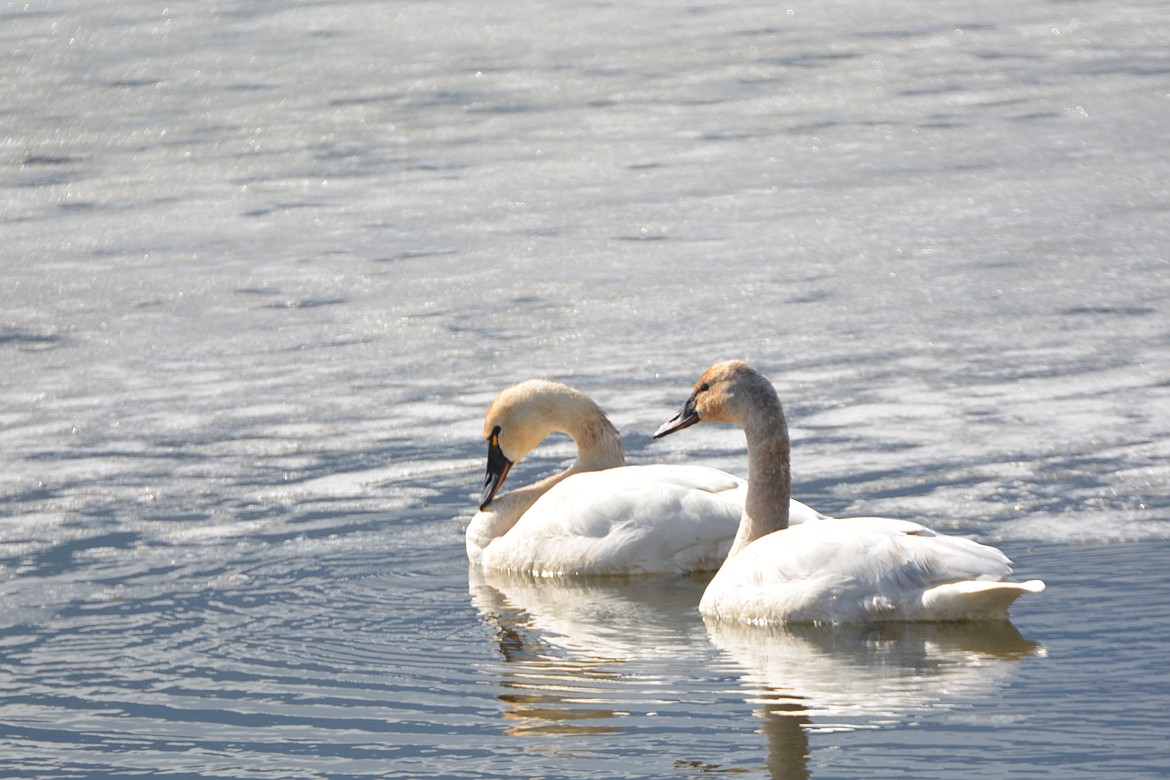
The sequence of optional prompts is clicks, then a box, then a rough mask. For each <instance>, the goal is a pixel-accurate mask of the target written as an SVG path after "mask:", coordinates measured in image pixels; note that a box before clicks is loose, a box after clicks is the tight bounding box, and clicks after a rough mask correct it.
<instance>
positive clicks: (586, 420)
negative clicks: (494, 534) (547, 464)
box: [479, 379, 620, 509]
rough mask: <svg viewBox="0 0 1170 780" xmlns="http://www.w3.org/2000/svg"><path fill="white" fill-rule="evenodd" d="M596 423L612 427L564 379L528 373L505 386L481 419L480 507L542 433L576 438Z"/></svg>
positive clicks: (541, 437) (542, 437)
mask: <svg viewBox="0 0 1170 780" xmlns="http://www.w3.org/2000/svg"><path fill="white" fill-rule="evenodd" d="M600 424H604V425H605V426H608V427H609V428H610V429H612V426H611V425H610V424H609V420H608V419H607V418H606V417H605V414H604V412H602V411H601V409H600V408H599V407H598V406H597V404H595V403H593V401H591V400H590V399H589V397H588V396H587V395H585V394H584V393H582V392H580V391H579V390H574V389H573V388H571V387H569V386H568V385H563V384H560V383H559V382H549V381H547V380H544V379H529V380H528V381H526V382H521V383H520V384H517V385H512V386H511V387H509V388H507V389H506V390H504V391H503V392H502V393H500V394H499V395H498V396H497V397H496V400H494V401H492V404H491V406H489V407H488V411H487V416H486V417H484V421H483V438H484V441H486V442H487V446H488V459H487V475H486V476H485V477H484V481H483V495H482V496H481V497H480V504H479V508H480V509H485V508H487V505H488V504H490V503H491V502H492V499H493V498H495V496H496V492H497V491H498V490H499V489H500V486H501V485H503V484H504V478H505V477H507V476H508V471H509V469H511V468H512V466H513V465H515V464H516V463H518V462H519V461H520V459H521V458H523V457H524V456H525V455H527V454H528V453H529V452H531V451H532V449H533V448H534V447H536V445H537V444H540V442H541V440H542V439H544V437H546V436H548V435H549V434H551V433H556V432H560V433H567V434H569V435H570V436H572V437H573V438H574V439H577V438H578V437H579V436H580V435H581V433H580V432H581V431H582V430H588V429H589V428H590V426H597V425H600ZM619 457H620V455H619Z"/></svg>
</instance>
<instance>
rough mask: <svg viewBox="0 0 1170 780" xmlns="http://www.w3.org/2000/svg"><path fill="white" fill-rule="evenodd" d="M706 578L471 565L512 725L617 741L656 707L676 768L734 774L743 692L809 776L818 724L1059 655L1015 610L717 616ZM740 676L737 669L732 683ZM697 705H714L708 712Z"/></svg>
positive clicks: (884, 711) (922, 700) (904, 705)
mask: <svg viewBox="0 0 1170 780" xmlns="http://www.w3.org/2000/svg"><path fill="white" fill-rule="evenodd" d="M705 585H706V580H705V579H703V578H682V579H673V580H667V581H663V580H656V581H655V580H651V581H638V580H622V579H618V580H614V579H605V580H580V579H565V580H561V579H551V580H550V579H536V578H532V577H528V576H523V575H514V574H507V573H503V572H485V571H481V570H479V569H478V568H476V567H472V568H471V569H470V574H469V589H470V594H471V600H472V603H473V604H474V606H475V608H476V609H477V610H478V611H479V613H480V615H481V617H482V619H483V620H484V622H485V624H486V625H487V626H489V627H490V628H491V629H492V631H493V632H494V634H495V640H496V643H497V645H498V647H499V650H500V653H501V654H502V657H503V662H502V663H500V664H498V665H492V666H490V667H489V668H488V669H486V670H485V671H487V672H488V673H489V674H492V675H493V676H496V677H497V678H498V683H499V685H500V687H501V693H500V694H499V695H498V699H499V701H500V702H501V704H502V705H503V717H504V718H505V720H507V721H508V723H509V726H508V729H507V733H509V734H511V735H514V736H520V737H536V736H538V735H562V736H575V737H582V738H588V737H591V736H604V737H606V738H607V739H610V740H612V739H615V738H616V737H618V736H620V735H628V732H630V731H636V730H638V728H639V726H638V725H635V724H643V725H644V724H645V721H637V720H623V719H626V718H638V717H642V718H646V717H656V718H658V719H659V720H656V721H654V725H655V728H654V735H655V736H654V739H655V740H656V742H658V743H661V744H656V745H655V748H656V750H659V751H661V750H672V751H674V753H675V755H676V765H677V766H679V767H690V768H692V769H694V768H697V769H700V770H702V771H716V770H723V771H728V770H733V771H734V770H735V769H737V768H740V769H742V768H743V767H744V764H743V762H742V756H736V760H735V762H734V764H732V763H731V762H728V761H727V760H726V759H727V747H726V745H727V740H726V734H724V735H723V738H722V740H719V735H718V734H713V733H711V732H712V731H714V729H713V728H712V727H711V725H710V720H709V719H715V718H718V717H720V714H721V713H722V714H723V715H725V716H734V711H735V710H729V709H728V707H729V704H728V701H731V702H734V701H746V702H747V703H748V705H749V706H750V707H751V709H752V711H753V712H754V714H755V716H756V717H757V718H759V721H760V728H759V731H760V732H761V733H763V734H764V735H765V741H766V747H767V759H766V765H767V769H768V771H769V773H770V776H771V777H773V778H808V777H810V769H809V766H808V762H809V755H810V747H809V736H810V734H811V735H816V734H818V733H826V732H831V731H841V730H855V729H876V728H887V727H892V726H896V725H898V724H899V723H902V722H904V721H905V720H906V719H907V718H908V717H910V716H913V715H914V714H915V713H921V712H924V711H927V710H934V711H938V710H945V709H948V708H950V707H953V706H957V705H959V704H961V703H964V702H969V701H971V700H972V699H984V698H990V697H992V696H994V695H995V693H996V692H997V691H999V690H1000V689H1002V688H1003V687H1004V686H1006V685H1007V684H1008V683H1009V682H1010V680H1011V679H1012V677H1013V676H1014V674H1015V670H1016V668H1017V663H1018V662H1019V661H1020V660H1021V659H1023V658H1027V657H1030V656H1043V655H1044V648H1043V647H1042V646H1041V645H1040V644H1038V643H1036V642H1031V641H1028V640H1026V639H1024V638H1023V637H1022V636H1020V634H1019V632H1018V631H1017V630H1016V629H1015V627H1014V626H1012V625H1011V623H1009V622H1006V621H1002V622H999V621H995V622H980V623H917V624H913V623H888V624H879V625H863V626H854V625H845V626H812V625H791V626H781V627H773V628H761V627H756V626H743V625H738V624H727V623H721V622H717V621H707V622H704V620H703V619H702V618H701V617H700V616H699V615H698V611H697V608H696V605H697V604H698V601H699V599H700V597H701V596H702V592H703V588H704V587H705ZM729 677H733V678H735V679H737V680H738V683H737V685H736V688H735V690H733V691H728V690H727V685H728V682H727V680H728V679H729ZM727 694H732V697H733V698H731V699H729V697H728V696H727ZM740 706H742V705H740ZM696 708H703V709H707V710H709V711H708V712H705V713H699V715H698V717H696V713H695V709H696ZM718 708H721V710H720V712H715V711H713V710H714V709H718ZM740 711H742V710H740ZM671 734H673V737H672V736H671ZM635 737H636V735H635ZM671 740H673V741H671ZM668 741H669V742H668ZM721 746H722V752H721V753H720V754H719V755H718V756H715V757H714V758H713V757H712V756H711V755H710V753H711V751H713V750H719V749H720V747H721ZM610 747H616V746H613V745H610ZM642 747H644V746H642ZM528 748H529V749H531V750H535V751H538V752H541V751H547V752H548V753H549V754H550V755H551V754H555V755H557V756H558V757H560V758H564V757H565V756H566V755H585V754H588V753H589V752H590V751H589V749H588V748H587V747H584V746H575V745H566V744H565V743H564V742H563V741H561V740H553V741H548V742H545V743H541V744H536V743H534V744H532V745H530V746H528ZM568 751H572V752H571V753H569V752H568ZM607 752H609V751H608V750H607ZM697 753H698V754H702V753H705V754H706V755H703V756H701V757H699V758H695V754H697ZM720 761H722V763H719V762H720Z"/></svg>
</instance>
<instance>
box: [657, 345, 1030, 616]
mask: <svg viewBox="0 0 1170 780" xmlns="http://www.w3.org/2000/svg"><path fill="white" fill-rule="evenodd" d="M698 422H725V423H733V424H735V425H739V426H740V427H741V428H743V430H744V433H745V436H746V438H747V450H748V488H747V497H746V499H745V501H744V508H743V516H742V518H741V519H740V523H739V529H738V531H737V532H736V536H735V540H734V542H733V543H732V546H731V550H730V551H729V552H728V554H727V559H726V560H725V561H724V563H723V565H722V566H721V567H720V568H719V571H718V572H716V574H715V576H714V578H712V580H711V582H710V583H709V584H708V586H707V589H706V590H705V591H704V592H703V598H702V600H701V601H700V603H699V611H700V612H701V613H702V614H703V616H704V617H705V618H710V619H715V620H724V621H736V622H740V623H749V624H780V623H871V622H883V621H952V620H990V619H996V620H1006V619H1007V613H1008V608H1009V607H1010V606H1011V604H1012V602H1013V601H1015V600H1016V598H1017V597H1018V596H1020V595H1021V594H1024V593H1039V592H1040V591H1042V590H1044V583H1043V582H1041V581H1040V580H1029V581H1027V582H1009V581H1006V580H1005V578H1006V577H1007V576H1008V575H1009V574H1010V573H1011V561H1009V560H1008V558H1007V556H1005V555H1004V554H1003V553H1002V552H1000V551H999V550H997V549H995V548H993V547H988V546H986V545H982V544H979V543H978V542H975V541H972V540H970V539H965V538H962V537H957V536H946V535H944V534H940V533H936V532H935V531H932V530H930V529H929V528H927V527H925V526H922V525H919V524H918V523H914V522H910V521H907V520H895V519H890V518H876V517H866V518H844V519H839V520H836V519H829V520H826V521H825V522H819V523H804V524H801V525H797V526H792V527H789V515H788V499H789V494H790V491H791V486H792V477H791V471H790V466H789V451H790V446H789V439H788V426H787V423H786V421H785V418H784V410H783V408H782V407H781V405H780V399H779V398H778V397H777V396H776V390H775V388H773V387H772V384H771V383H770V382H769V381H768V380H767V379H765V378H764V377H763V376H762V375H761V374H759V372H757V371H756V370H755V369H754V368H752V367H751V366H749V365H748V364H747V363H744V362H743V361H739V360H732V361H727V362H725V363H717V364H715V365H714V366H712V367H711V368H709V369H707V371H706V372H705V373H704V374H703V375H702V377H700V378H699V381H698V382H696V383H695V387H694V392H693V393H692V394H691V396H690V398H688V399H687V401H686V403H685V404H684V405H683V408H682V410H681V411H680V412H679V413H678V414H677V415H675V416H674V417H673V418H671V419H670V420H668V421H667V422H665V423H663V425H662V426H661V427H660V428H659V429H658V430H657V431H656V432H655V433H654V438H655V439H658V438H661V437H663V436H666V435H668V434H671V433H674V432H676V431H681V430H682V429H684V428H687V427H690V426H691V425H694V424H695V423H698Z"/></svg>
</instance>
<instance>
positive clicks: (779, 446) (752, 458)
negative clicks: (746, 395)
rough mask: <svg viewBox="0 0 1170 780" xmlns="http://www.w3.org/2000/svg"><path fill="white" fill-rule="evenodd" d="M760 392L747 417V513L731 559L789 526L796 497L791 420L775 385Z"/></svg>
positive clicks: (742, 521) (728, 558) (736, 536)
mask: <svg viewBox="0 0 1170 780" xmlns="http://www.w3.org/2000/svg"><path fill="white" fill-rule="evenodd" d="M767 390H768V392H766V393H760V394H759V397H758V398H757V399H755V403H753V404H752V405H751V408H750V411H749V413H748V415H747V417H746V418H745V420H744V421H743V429H744V434H745V435H746V437H747V451H748V491H747V499H746V500H745V501H744V506H743V516H742V517H741V518H740V521H739V531H738V532H737V533H736V535H735V541H734V542H733V543H732V546H731V551H730V552H728V554H727V560H731V559H732V558H733V557H735V555H736V554H737V553H738V552H739V551H740V550H742V549H743V548H744V547H747V546H748V545H749V544H751V543H752V542H754V541H755V540H756V539H759V538H760V537H761V536H766V535H768V534H770V533H772V532H773V531H782V530H784V529H785V528H787V527H788V502H789V500H790V499H791V497H792V470H791V467H790V465H789V454H790V443H789V439H788V424H787V422H786V421H785V419H784V410H783V408H782V407H781V406H780V399H778V398H777V397H776V394H775V391H773V390H772V389H771V386H769V387H768V388H767Z"/></svg>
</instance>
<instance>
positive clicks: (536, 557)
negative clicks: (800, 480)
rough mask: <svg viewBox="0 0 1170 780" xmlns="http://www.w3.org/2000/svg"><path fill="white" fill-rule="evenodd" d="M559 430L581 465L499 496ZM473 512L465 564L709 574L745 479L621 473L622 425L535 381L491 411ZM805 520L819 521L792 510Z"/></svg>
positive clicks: (687, 470)
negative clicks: (519, 465) (481, 479)
mask: <svg viewBox="0 0 1170 780" xmlns="http://www.w3.org/2000/svg"><path fill="white" fill-rule="evenodd" d="M553 433H564V434H567V435H569V436H570V437H572V439H573V440H574V441H575V442H576V444H577V458H576V460H575V461H574V462H573V463H572V465H570V466H569V467H568V468H567V469H565V470H564V471H562V472H560V473H558V474H554V475H552V476H549V477H546V478H544V479H541V480H539V481H537V482H534V483H532V484H531V485H525V486H523V487H520V488H517V489H515V490H512V491H510V492H508V493H504V494H499V495H498V492H499V490H500V487H501V486H502V485H503V483H504V480H505V479H506V478H507V476H508V473H509V471H510V470H511V468H512V466H513V465H514V464H515V463H518V462H519V461H520V460H521V459H522V458H523V457H524V456H525V455H527V454H528V453H529V452H531V451H532V450H533V448H535V447H536V445H537V444H539V443H540V442H541V440H543V439H544V438H545V437H546V436H549V435H551V434H553ZM483 435H484V440H485V441H486V442H487V446H488V459H487V472H486V474H485V476H484V485H483V494H482V495H481V497H480V511H479V512H477V513H476V515H475V516H474V517H473V518H472V520H471V523H470V524H469V525H468V527H467V533H466V542H467V557H468V559H469V560H470V561H471V562H472V563H474V564H478V565H480V566H482V567H484V568H487V569H495V570H506V571H516V572H524V573H528V574H536V575H566V574H678V573H684V572H691V571H712V570H714V569H716V568H718V567H719V565H720V563H721V562H722V561H723V559H724V558H725V557H726V555H727V550H728V548H729V547H730V545H731V541H732V537H733V536H734V535H735V532H736V528H737V526H738V522H739V516H740V513H741V511H742V507H743V500H744V494H745V491H746V487H745V485H744V482H743V480H742V479H740V478H738V477H735V476H732V475H731V474H728V473H726V472H723V471H719V470H718V469H712V468H707V467H704V466H673V465H654V466H625V465H624V463H625V454H624V451H623V448H622V442H621V437H620V435H619V433H618V431H617V428H615V427H614V425H613V424H612V423H611V422H610V421H609V418H608V417H606V415H605V413H604V412H603V411H602V410H601V408H600V407H598V406H597V404H595V403H594V402H593V401H592V400H590V399H589V397H588V396H586V395H585V394H584V393H581V392H580V391H578V390H574V389H573V388H571V387H568V386H567V385H563V384H560V383H557V382H549V381H545V380H540V379H533V380H528V381H526V382H521V383H520V384H517V385H513V386H512V387H509V388H507V389H505V390H504V391H503V392H501V393H500V395H499V396H498V397H497V398H496V399H495V401H493V402H492V404H491V406H490V407H489V408H488V412H487V415H486V417H485V418H484V425H483ZM794 512H795V514H796V515H797V516H798V517H801V518H810V519H811V518H814V517H818V515H817V513H816V512H814V511H813V510H811V509H809V508H808V507H805V506H804V505H803V504H797V505H796V506H795V509H794Z"/></svg>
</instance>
